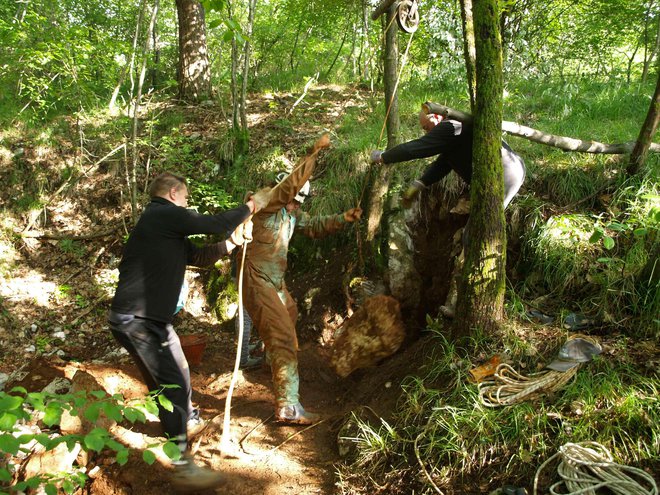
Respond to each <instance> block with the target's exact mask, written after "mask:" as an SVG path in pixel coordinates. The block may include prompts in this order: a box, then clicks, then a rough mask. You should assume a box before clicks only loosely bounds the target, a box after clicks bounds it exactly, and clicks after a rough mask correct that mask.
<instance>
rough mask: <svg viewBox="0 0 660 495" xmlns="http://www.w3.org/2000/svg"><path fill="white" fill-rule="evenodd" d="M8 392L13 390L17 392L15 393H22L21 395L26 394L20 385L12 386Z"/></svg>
mask: <svg viewBox="0 0 660 495" xmlns="http://www.w3.org/2000/svg"><path fill="white" fill-rule="evenodd" d="M10 392H12V393H13V392H17V393H21V394H23V395H27V390H25V388H24V387H20V386H18V387H14V388H12V389H11V390H10Z"/></svg>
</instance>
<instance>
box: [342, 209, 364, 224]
mask: <svg viewBox="0 0 660 495" xmlns="http://www.w3.org/2000/svg"><path fill="white" fill-rule="evenodd" d="M361 216H362V208H359V207H358V208H351V209H350V210H346V211H345V212H344V220H346V221H347V222H348V223H353V222H357V221H358V220H359V219H360V217H361Z"/></svg>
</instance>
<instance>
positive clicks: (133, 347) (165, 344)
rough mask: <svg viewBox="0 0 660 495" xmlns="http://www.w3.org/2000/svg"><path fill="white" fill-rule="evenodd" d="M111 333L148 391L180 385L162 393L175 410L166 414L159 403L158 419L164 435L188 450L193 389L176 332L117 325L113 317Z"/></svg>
mask: <svg viewBox="0 0 660 495" xmlns="http://www.w3.org/2000/svg"><path fill="white" fill-rule="evenodd" d="M113 320H115V321H113ZM110 330H111V331H112V334H113V335H114V337H115V339H117V341H118V342H119V343H120V344H121V345H122V346H123V347H124V348H125V349H126V350H127V351H128V352H129V354H130V355H131V356H132V357H133V360H134V361H135V364H136V365H137V366H138V368H139V369H140V372H141V373H142V377H143V378H144V381H145V383H146V384H147V387H148V388H149V390H159V389H160V388H161V386H162V385H178V387H176V388H166V389H164V390H163V391H162V394H163V395H164V396H165V397H167V398H168V399H169V400H170V402H172V405H173V406H174V409H173V410H172V411H171V412H170V411H167V410H166V409H164V408H163V407H162V406H161V405H160V403H158V416H159V418H160V422H161V426H162V428H163V431H164V432H165V434H166V435H167V436H168V437H169V438H171V439H173V440H175V441H176V442H177V443H178V444H179V447H180V448H182V450H185V447H186V443H187V434H186V429H187V428H186V424H187V422H188V417H189V416H190V414H191V413H192V402H191V397H192V389H191V386H190V369H189V368H188V362H187V361H186V358H185V356H184V355H183V350H182V349H181V342H180V341H179V337H178V335H177V334H176V333H175V332H174V328H173V327H172V325H170V324H167V323H161V322H157V321H153V320H147V319H144V318H134V319H132V320H130V321H124V322H118V321H116V319H115V318H112V317H111V319H110Z"/></svg>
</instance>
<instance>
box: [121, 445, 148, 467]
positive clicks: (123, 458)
mask: <svg viewBox="0 0 660 495" xmlns="http://www.w3.org/2000/svg"><path fill="white" fill-rule="evenodd" d="M145 452H146V451H145ZM127 462H128V449H124V450H120V451H119V452H117V464H119V465H120V466H123V465H124V464H126V463H127Z"/></svg>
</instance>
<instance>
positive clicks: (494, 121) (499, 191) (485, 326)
mask: <svg viewBox="0 0 660 495" xmlns="http://www.w3.org/2000/svg"><path fill="white" fill-rule="evenodd" d="M473 6H474V31H475V48H476V65H475V68H476V71H475V76H476V78H475V81H476V88H477V91H476V100H475V118H474V137H473V143H474V144H473V157H472V162H473V171H472V183H471V185H470V195H471V204H472V206H471V211H470V221H469V223H468V226H467V227H466V229H467V236H468V237H467V238H468V242H467V245H466V246H465V264H464V267H463V272H462V275H461V280H460V286H459V293H458V301H457V307H456V321H455V325H454V328H453V333H454V336H455V337H458V336H462V335H466V334H469V333H470V332H471V331H472V330H473V329H475V328H480V329H482V330H484V331H486V332H490V333H492V332H494V331H495V330H497V329H498V327H499V323H500V322H501V320H502V317H503V313H504V288H505V272H504V268H505V261H506V230H505V225H504V205H503V200H504V175H503V171H502V157H501V151H500V150H501V147H502V138H501V122H502V91H503V87H504V85H503V77H502V45H501V40H500V33H499V23H498V20H499V12H498V0H474V3H473Z"/></svg>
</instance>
